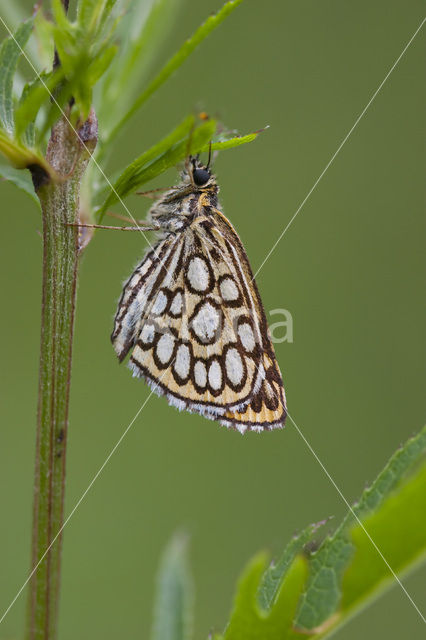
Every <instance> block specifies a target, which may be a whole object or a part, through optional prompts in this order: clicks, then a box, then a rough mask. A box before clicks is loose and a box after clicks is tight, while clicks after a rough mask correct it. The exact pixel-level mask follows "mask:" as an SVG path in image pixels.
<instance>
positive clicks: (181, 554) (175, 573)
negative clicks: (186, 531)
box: [151, 535, 193, 640]
mask: <svg viewBox="0 0 426 640" xmlns="http://www.w3.org/2000/svg"><path fill="white" fill-rule="evenodd" d="M187 554H188V551H187V539H186V536H183V535H177V536H175V537H174V538H173V540H172V541H171V543H170V544H169V546H168V547H167V549H166V551H165V553H164V555H163V558H162V561H161V565H160V570H159V574H158V579H157V589H156V597H155V605H154V623H153V629H152V634H151V640H190V638H191V636H192V619H193V588H192V579H191V576H190V572H189V568H188V558H187Z"/></svg>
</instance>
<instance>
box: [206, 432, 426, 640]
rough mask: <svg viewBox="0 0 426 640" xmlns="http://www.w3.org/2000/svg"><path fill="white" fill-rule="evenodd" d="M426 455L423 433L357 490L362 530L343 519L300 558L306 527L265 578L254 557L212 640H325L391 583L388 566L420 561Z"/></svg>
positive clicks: (425, 540)
mask: <svg viewBox="0 0 426 640" xmlns="http://www.w3.org/2000/svg"><path fill="white" fill-rule="evenodd" d="M425 453H426V428H425V429H423V430H422V431H421V432H420V433H419V434H418V435H417V436H415V437H414V438H411V439H410V440H408V442H407V443H406V444H405V445H404V446H403V447H401V448H400V449H399V450H398V451H397V452H396V453H395V454H394V455H393V456H392V458H391V459H390V461H389V463H388V464H387V465H386V467H385V468H384V470H383V471H382V473H380V475H379V476H378V477H377V479H376V480H375V482H374V483H373V484H372V485H371V487H370V488H369V489H367V490H366V491H364V493H363V494H362V497H361V499H360V500H359V502H358V503H357V504H356V505H355V507H354V510H355V512H356V514H357V515H358V517H359V518H360V521H361V524H360V523H358V522H357V521H356V520H355V519H354V517H353V515H352V514H351V512H349V513H348V515H347V516H346V517H345V518H344V520H343V522H342V524H341V525H340V526H339V528H338V529H337V531H336V532H335V534H334V535H332V536H330V537H328V538H326V539H325V541H324V542H323V543H322V545H321V546H320V548H319V550H318V551H317V552H311V553H309V552H308V550H307V549H306V547H305V548H304V550H303V553H304V555H301V551H302V547H303V546H304V545H305V544H306V542H307V541H309V539H310V537H311V536H312V534H313V533H314V530H315V529H314V525H311V527H308V528H307V529H306V530H305V531H303V532H302V533H301V534H300V535H299V536H298V537H296V538H295V539H293V540H292V541H291V542H290V544H289V545H288V547H287V548H286V550H285V551H284V554H283V556H282V557H281V559H280V561H279V562H278V563H277V564H276V565H272V566H271V567H269V568H268V569H266V571H265V570H264V569H265V562H266V561H265V556H264V555H263V554H262V555H261V556H257V557H256V558H255V559H254V560H253V561H252V562H251V563H250V565H249V567H248V569H247V570H246V571H245V573H244V574H243V578H242V580H241V581H240V583H239V585H238V589H237V595H236V598H235V604H234V608H233V611H232V614H231V620H230V623H229V625H228V627H227V628H226V631H225V633H224V635H223V636H220V635H216V636H215V640H243V639H244V640H258V639H259V638H262V640H290V639H291V640H296V638H299V640H300V638H302V637H303V638H315V639H316V640H319V639H320V638H326V637H328V636H329V635H331V634H332V633H333V632H334V631H335V630H336V628H338V627H340V626H342V625H343V624H345V623H346V622H347V621H348V620H349V619H350V618H351V617H352V616H353V614H354V612H356V611H359V610H361V608H362V607H365V606H366V605H367V604H368V603H369V602H371V600H372V599H373V598H376V597H377V596H378V595H380V593H382V592H383V590H384V589H385V588H386V587H389V586H390V585H392V584H394V585H395V584H396V583H395V579H394V576H393V574H392V572H391V571H390V569H389V566H390V567H392V569H393V571H394V572H397V573H400V574H401V573H402V572H407V571H408V570H410V569H413V568H414V567H415V566H417V565H418V564H419V563H420V562H421V561H423V560H425V558H426V464H425V461H424V456H425ZM408 472H410V475H408ZM366 531H367V532H368V534H369V535H367V534H366ZM372 540H373V541H374V543H375V545H376V546H377V548H378V549H380V552H381V553H382V554H383V556H384V557H385V558H386V562H387V563H389V566H388V565H387V564H386V562H384V560H383V558H382V557H381V555H380V553H379V552H378V551H377V548H376V547H375V546H374V545H373V544H372ZM262 574H263V575H262ZM336 593H337V594H338V597H337V598H336ZM302 616H304V617H302ZM301 621H302V624H301Z"/></svg>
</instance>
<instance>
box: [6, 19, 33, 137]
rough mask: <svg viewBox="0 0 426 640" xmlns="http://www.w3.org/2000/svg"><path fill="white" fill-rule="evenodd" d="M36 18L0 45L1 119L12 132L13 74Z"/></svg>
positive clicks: (23, 25) (25, 23) (24, 24)
mask: <svg viewBox="0 0 426 640" xmlns="http://www.w3.org/2000/svg"><path fill="white" fill-rule="evenodd" d="M33 23H34V19H33V18H30V19H29V20H26V21H25V22H23V23H22V24H21V25H20V26H19V27H18V29H17V30H16V32H15V33H14V35H13V37H11V36H10V37H8V38H6V39H5V40H3V42H2V45H1V47H0V120H1V122H2V124H3V127H4V128H5V129H6V131H7V132H8V133H10V134H13V132H14V119H13V76H14V74H15V70H16V66H17V64H18V60H19V57H20V55H21V49H22V48H23V47H24V46H25V44H26V43H27V41H28V38H29V37H30V33H31V29H32V27H33Z"/></svg>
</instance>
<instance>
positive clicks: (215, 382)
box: [209, 360, 222, 391]
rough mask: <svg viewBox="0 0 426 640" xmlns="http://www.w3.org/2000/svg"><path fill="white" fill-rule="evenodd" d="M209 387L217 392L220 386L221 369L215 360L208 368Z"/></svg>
mask: <svg viewBox="0 0 426 640" xmlns="http://www.w3.org/2000/svg"><path fill="white" fill-rule="evenodd" d="M209 385H210V387H211V388H212V389H213V390H214V391H218V390H219V389H220V388H221V386H222V369H221V368H220V364H219V362H218V361H217V360H213V362H212V363H211V365H210V367H209Z"/></svg>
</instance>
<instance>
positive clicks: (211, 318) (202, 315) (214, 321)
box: [192, 302, 220, 342]
mask: <svg viewBox="0 0 426 640" xmlns="http://www.w3.org/2000/svg"><path fill="white" fill-rule="evenodd" d="M219 325H220V314H219V311H218V309H216V307H214V306H213V305H212V304H210V302H205V303H204V304H203V305H202V306H201V308H200V309H199V310H198V312H197V314H196V315H195V317H194V318H193V320H192V329H193V331H194V332H195V334H196V335H197V337H198V338H199V339H200V340H201V341H203V342H208V341H211V340H213V338H214V337H215V336H217V330H218V329H219Z"/></svg>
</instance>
